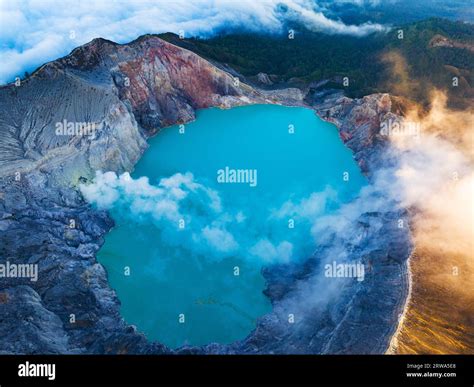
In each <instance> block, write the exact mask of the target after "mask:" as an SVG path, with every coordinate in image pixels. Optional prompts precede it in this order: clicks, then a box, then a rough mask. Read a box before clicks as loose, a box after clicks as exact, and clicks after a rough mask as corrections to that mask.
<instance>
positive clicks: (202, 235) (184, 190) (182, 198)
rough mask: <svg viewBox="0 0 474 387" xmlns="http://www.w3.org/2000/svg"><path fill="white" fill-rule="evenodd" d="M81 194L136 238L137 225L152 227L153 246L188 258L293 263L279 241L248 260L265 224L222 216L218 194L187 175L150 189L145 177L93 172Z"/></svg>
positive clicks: (239, 215) (266, 243) (264, 244)
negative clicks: (131, 230)
mask: <svg viewBox="0 0 474 387" xmlns="http://www.w3.org/2000/svg"><path fill="white" fill-rule="evenodd" d="M80 190H81V192H82V195H83V196H84V198H85V199H86V200H87V201H88V202H89V203H91V204H93V205H95V206H97V207H98V208H99V209H102V210H109V211H111V213H112V214H113V217H114V219H116V221H117V222H118V223H119V224H121V223H126V224H130V223H135V224H137V227H136V228H135V229H136V230H137V232H139V229H140V227H139V226H140V225H145V226H146V229H147V230H148V229H149V228H150V227H153V226H154V227H155V228H156V230H157V234H156V238H159V239H158V240H157V242H156V243H158V244H159V245H160V246H168V247H173V246H174V247H176V246H179V248H180V249H184V250H185V251H186V255H189V256H191V255H193V256H194V255H199V254H200V255H203V256H205V257H206V258H207V259H210V260H221V259H224V258H226V257H230V256H233V255H239V256H241V257H242V258H245V259H248V260H252V261H253V262H257V264H261V263H269V262H287V261H288V260H289V259H290V258H291V257H292V253H293V245H292V244H291V243H290V242H287V241H281V240H279V239H278V236H274V237H273V238H270V237H268V239H266V238H265V239H263V240H261V241H260V242H259V243H257V244H256V245H255V246H254V249H253V250H252V252H251V253H250V254H249V253H248V252H247V247H249V246H252V245H254V244H255V235H257V236H259V237H262V235H266V233H268V232H269V231H268V229H266V226H267V222H266V219H263V218H262V219H260V218H258V217H257V218H256V219H253V221H252V222H250V224H249V223H248V222H246V220H247V216H246V215H245V213H244V212H243V211H242V210H240V209H238V210H235V213H233V209H232V208H228V209H227V210H226V211H224V208H223V205H222V200H221V198H220V195H219V193H218V192H217V191H215V190H214V189H211V188H209V187H206V186H205V185H203V184H201V183H199V182H197V181H196V180H195V178H194V176H193V175H192V174H191V173H185V174H181V173H177V174H175V175H172V176H170V177H167V178H162V179H161V180H160V181H159V182H158V184H156V185H153V184H151V183H150V181H149V179H148V178H147V177H140V178H138V179H134V178H132V177H131V176H130V174H129V173H123V174H122V175H120V176H117V174H116V173H114V172H105V173H103V172H100V171H98V172H96V176H95V179H94V181H93V183H92V184H88V185H85V184H83V185H81V186H80ZM259 221H260V223H259ZM262 238H264V237H262ZM270 239H272V240H273V241H270Z"/></svg>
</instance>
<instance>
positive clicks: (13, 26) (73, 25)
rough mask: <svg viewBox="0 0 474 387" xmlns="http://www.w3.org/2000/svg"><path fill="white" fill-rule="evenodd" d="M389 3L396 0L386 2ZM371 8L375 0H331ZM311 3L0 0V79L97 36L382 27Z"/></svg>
mask: <svg viewBox="0 0 474 387" xmlns="http://www.w3.org/2000/svg"><path fill="white" fill-rule="evenodd" d="M388 1H392V2H393V1H394V0H388ZM336 2H339V3H341V4H348V3H352V5H354V6H356V7H372V6H373V5H376V4H378V3H379V1H376V0H336ZM326 13H328V10H327V8H326V7H325V5H324V2H320V4H319V2H318V1H316V0H238V1H236V0H193V1H188V0H155V1H151V0H135V1H123V0H115V1H114V0H84V1H77V0H62V1H61V0H29V1H28V0H16V1H11V0H0V56H1V61H0V84H4V83H7V82H11V81H13V80H14V78H15V77H16V76H20V77H23V75H24V73H25V71H29V72H31V71H33V70H34V69H36V68H37V67H39V66H41V65H42V64H44V63H46V62H49V61H51V60H54V59H57V58H59V57H62V56H65V55H67V54H68V53H69V52H70V51H72V50H73V49H74V48H75V47H77V46H80V45H82V44H85V43H87V42H89V41H91V40H92V39H94V38H97V37H102V38H105V39H109V40H112V41H115V42H118V43H127V42H129V41H132V40H134V39H136V38H137V37H138V36H140V35H143V34H146V33H161V32H174V33H179V31H180V30H182V31H184V33H185V36H196V35H198V36H210V35H214V34H216V33H219V32H223V31H226V30H227V31H229V30H232V29H241V28H244V29H247V30H249V31H264V32H269V33H281V32H283V31H285V23H286V22H295V21H297V22H299V23H302V24H303V25H305V26H306V27H307V28H310V29H312V30H318V31H324V32H327V33H331V34H348V35H355V36H364V35H366V34H369V33H372V32H375V31H383V30H385V29H386V28H387V26H385V25H382V24H378V23H371V22H364V23H360V24H357V25H356V24H345V23H344V22H342V21H341V20H340V19H339V18H337V17H335V16H334V15H333V16H331V17H328V16H326Z"/></svg>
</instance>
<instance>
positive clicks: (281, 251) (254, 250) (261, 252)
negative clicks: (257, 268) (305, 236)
mask: <svg viewBox="0 0 474 387" xmlns="http://www.w3.org/2000/svg"><path fill="white" fill-rule="evenodd" d="M250 254H252V255H254V256H256V257H258V258H260V259H261V260H263V261H264V262H265V263H266V264H269V263H274V262H280V263H286V262H289V261H290V259H291V257H292V254H293V244H291V243H290V242H288V241H283V242H280V244H278V246H275V245H274V244H273V243H272V242H270V241H269V240H268V239H261V240H259V241H258V242H257V243H256V244H255V245H254V246H252V247H251V249H250Z"/></svg>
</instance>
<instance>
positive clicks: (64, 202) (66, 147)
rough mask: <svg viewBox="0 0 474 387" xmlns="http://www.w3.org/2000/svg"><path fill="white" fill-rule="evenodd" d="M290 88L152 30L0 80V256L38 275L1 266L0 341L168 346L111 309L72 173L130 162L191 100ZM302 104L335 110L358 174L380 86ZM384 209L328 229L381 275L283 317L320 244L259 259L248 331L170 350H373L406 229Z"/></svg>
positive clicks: (112, 347) (293, 98) (59, 348)
mask: <svg viewBox="0 0 474 387" xmlns="http://www.w3.org/2000/svg"><path fill="white" fill-rule="evenodd" d="M302 100H303V95H302V93H301V92H300V91H299V90H297V89H294V90H293V89H291V90H286V91H272V92H271V93H270V94H269V93H268V92H261V91H258V90H255V89H252V88H251V87H249V86H247V85H245V84H242V83H240V84H237V83H236V80H235V79H234V78H233V77H232V76H231V75H229V74H228V73H226V72H224V71H222V70H219V69H217V68H216V67H215V66H213V65H211V64H210V63H208V62H206V61H205V60H203V59H202V58H200V57H198V56H197V55H195V54H193V53H191V52H189V51H187V50H184V49H181V48H178V47H175V46H173V45H171V44H169V43H166V42H164V41H162V40H160V39H158V38H157V37H154V36H145V37H142V38H139V39H137V40H136V41H134V42H132V43H130V44H127V45H118V44H115V43H113V42H109V41H105V40H103V39H96V40H94V41H92V42H91V43H89V44H86V45H84V46H82V47H79V48H77V49H76V50H74V51H73V52H72V53H71V54H70V55H69V56H67V57H65V58H62V59H59V60H57V61H54V62H51V63H48V64H46V65H44V66H43V67H42V68H40V69H39V70H38V71H36V72H35V73H34V74H33V75H32V76H31V77H30V78H28V79H27V80H26V81H24V82H23V83H22V85H21V86H19V87H17V86H14V85H9V86H6V87H3V88H0V131H1V136H0V263H2V262H6V261H11V262H15V263H30V264H38V267H39V275H38V281H36V282H32V281H30V280H29V279H18V278H10V279H3V278H2V279H0V332H2V334H1V335H0V351H2V352H4V353H157V354H159V353H167V352H170V350H169V349H168V348H166V347H165V346H163V345H161V344H159V343H150V342H148V341H147V340H146V338H145V337H144V336H143V335H142V334H140V333H138V332H137V331H136V329H135V328H134V327H132V326H128V325H127V324H126V323H125V322H124V321H123V320H122V318H121V316H120V313H119V300H118V299H117V297H116V295H115V293H114V292H113V291H112V290H111V289H110V287H109V285H108V282H107V274H106V272H105V270H104V268H103V267H102V266H101V265H100V264H98V263H97V261H96V258H95V257H96V253H97V251H98V249H99V248H100V246H101V245H102V244H103V240H104V235H105V234H106V233H107V231H108V230H109V229H110V228H111V227H112V226H113V221H112V220H111V218H110V217H109V216H108V214H107V213H105V212H102V211H97V210H94V209H92V208H91V207H90V206H88V205H87V203H85V201H84V199H83V198H82V196H81V194H80V192H79V190H78V184H79V183H84V182H87V181H88V180H89V179H91V178H92V176H93V175H94V173H95V171H96V170H104V171H105V170H113V171H116V172H117V173H121V172H123V171H131V170H132V169H133V166H134V165H135V163H136V162H137V160H138V159H139V158H140V156H141V155H142V153H143V152H144V150H145V148H146V146H147V145H146V138H147V137H148V136H149V135H151V134H153V133H155V132H156V131H157V130H159V129H160V128H162V127H163V126H166V125H171V124H175V123H182V122H188V121H190V120H193V119H194V117H195V116H194V113H195V110H196V109H199V108H205V107H209V106H221V107H231V106H235V105H242V104H248V103H284V104H290V105H302V104H303V102H302ZM314 108H315V110H316V111H317V112H318V113H319V114H320V115H321V116H322V117H323V118H326V119H328V120H331V121H333V122H334V123H336V125H337V126H338V127H339V128H340V130H341V137H342V138H343V139H344V141H345V142H346V143H347V145H348V146H349V147H350V148H351V149H352V150H353V151H354V156H355V158H356V160H357V161H358V162H359V164H360V165H361V166H362V168H363V169H364V170H365V171H366V172H367V173H369V175H370V173H371V172H372V171H373V170H374V169H376V168H378V167H379V166H380V160H382V159H383V158H382V157H381V154H382V152H384V149H385V147H386V143H385V142H384V140H383V138H380V136H378V134H377V133H378V132H377V128H378V127H379V126H380V120H382V119H384V117H386V116H387V114H391V113H390V109H391V107H390V97H389V96H387V95H374V96H368V97H365V98H363V99H362V100H349V99H339V100H337V101H334V100H327V101H326V102H325V103H323V104H320V105H318V106H315V107H314ZM327 111H329V113H327ZM64 122H65V124H64V125H63V126H62V127H61V125H60V126H59V129H58V125H57V124H58V123H64ZM68 123H89V124H93V132H92V134H90V135H79V134H77V133H76V132H73V133H70V132H68V131H67V130H66V131H65V132H64V131H63V132H61V130H64V127H67V124H68ZM76 129H77V128H76ZM73 130H74V128H73ZM396 216H399V214H397V213H384V214H365V215H364V217H363V219H361V220H360V227H359V228H356V229H355V230H357V237H359V234H361V235H362V237H361V238H362V240H361V241H359V243H355V242H354V235H335V236H334V238H337V239H335V243H340V244H341V245H342V246H345V248H347V249H348V250H349V251H351V254H353V258H354V259H359V258H360V257H362V256H363V257H365V258H364V259H366V260H369V259H370V260H372V265H373V266H374V267H375V268H376V269H377V270H380V272H381V273H382V272H383V273H386V275H385V276H383V275H381V276H377V277H376V278H375V277H374V279H373V280H370V281H364V282H363V283H360V284H359V283H352V284H350V285H348V286H347V287H345V288H344V289H343V290H342V292H340V293H339V294H338V296H337V297H334V298H333V299H328V301H327V302H326V303H320V304H316V305H312V306H311V307H310V308H303V309H301V312H302V313H301V314H300V316H304V318H303V319H300V320H298V323H297V324H295V325H289V324H288V318H287V317H288V316H287V314H288V311H289V310H291V308H292V307H293V305H302V304H304V300H301V299H300V298H298V297H299V295H300V294H301V287H302V286H303V287H304V286H306V285H305V284H306V283H307V282H308V281H307V279H308V278H314V276H315V275H316V274H315V273H318V271H319V270H320V267H319V265H320V263H318V262H320V257H322V256H327V255H328V252H329V249H330V248H331V243H328V244H327V245H326V246H320V247H319V248H318V251H316V252H315V254H314V256H313V257H310V259H308V260H306V261H305V260H303V263H302V264H300V265H293V266H291V267H281V266H273V267H269V268H267V269H266V270H265V272H264V275H265V277H266V278H267V281H268V289H267V290H266V294H267V295H268V296H269V297H270V299H271V300H272V303H273V305H274V312H273V313H271V314H270V315H267V316H264V317H263V318H262V319H261V320H260V322H259V323H258V325H257V328H256V330H255V331H254V332H252V333H251V334H250V335H249V337H248V338H247V339H245V340H243V341H242V342H238V343H234V344H233V345H229V346H224V345H218V344H213V345H209V346H205V347H200V348H194V347H193V348H182V349H181V350H179V351H178V352H179V353H186V352H191V353H253V352H257V353H271V352H275V353H276V352H278V353H325V352H328V353H331V352H343V353H351V352H354V353H366V352H383V351H384V350H385V346H386V345H387V343H388V341H389V339H390V329H392V327H393V325H394V321H396V317H397V314H398V313H399V309H400V304H401V301H402V300H404V286H405V284H404V278H405V277H404V275H403V268H404V266H403V265H404V262H405V259H406V257H407V252H406V251H407V250H408V249H409V236H408V235H407V234H406V233H405V234H404V233H402V232H400V231H397V230H395V229H393V228H392V225H393V223H392V222H382V223H381V222H380V219H392V218H396ZM71 220H73V221H74V222H73V226H71V224H72V223H71ZM354 232H356V231H354ZM351 241H352V242H351ZM381 294H385V297H382V298H381ZM303 312H304V313H303ZM374 314H375V316H374ZM20 322H21V323H20ZM23 322H24V323H23ZM369 331H370V332H372V334H369ZM3 333H4V334H3ZM369 336H370V337H369Z"/></svg>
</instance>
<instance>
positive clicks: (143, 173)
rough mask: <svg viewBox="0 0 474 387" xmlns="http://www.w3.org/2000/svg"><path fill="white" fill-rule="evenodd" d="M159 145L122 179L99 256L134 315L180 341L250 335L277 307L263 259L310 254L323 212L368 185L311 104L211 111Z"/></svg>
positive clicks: (159, 334) (126, 313)
mask: <svg viewBox="0 0 474 387" xmlns="http://www.w3.org/2000/svg"><path fill="white" fill-rule="evenodd" d="M149 145H150V147H149V149H148V150H147V151H146V152H145V154H144V156H143V158H142V159H141V160H140V161H139V163H138V164H137V165H136V168H135V171H134V172H133V173H132V174H131V178H130V177H126V178H123V179H122V178H120V180H119V179H117V180H116V181H113V182H112V183H110V184H113V185H114V188H113V190H114V191H113V195H111V197H112V200H110V203H113V204H110V205H109V206H108V209H109V210H110V213H111V215H112V217H113V218H114V220H115V222H116V227H114V228H113V229H112V230H111V232H110V233H109V234H108V235H107V236H106V240H105V244H104V246H103V247H102V248H101V250H100V251H99V254H98V260H99V262H100V263H102V264H103V265H104V266H105V268H106V269H107V272H108V276H109V281H110V284H111V286H112V288H114V289H115V290H116V292H117V295H118V297H119V299H120V301H121V313H122V316H123V318H124V319H125V321H126V322H127V323H130V324H134V325H136V326H137V328H138V330H139V331H141V332H143V333H144V334H145V335H146V336H147V338H148V339H150V340H156V341H160V342H162V343H164V344H166V345H168V346H170V347H172V348H176V347H179V346H182V345H185V344H189V345H203V344H208V343H211V342H218V343H231V342H233V341H235V340H242V339H244V338H245V337H246V336H247V335H248V334H249V333H250V332H251V331H252V329H253V328H255V326H256V321H257V319H258V318H259V317H261V316H263V315H264V314H266V313H268V312H270V310H271V304H270V301H269V300H268V299H267V298H266V296H265V295H264V294H263V293H262V291H263V290H264V288H265V280H264V278H263V277H262V275H261V269H262V267H263V266H268V265H272V264H274V263H278V262H288V261H296V260H301V259H304V258H306V257H308V255H309V254H311V252H312V251H313V250H314V244H315V241H314V235H312V234H311V226H312V224H314V222H317V218H318V216H321V215H324V214H327V213H328V212H330V211H333V210H334V209H335V208H337V206H339V205H340V204H341V203H344V202H348V201H350V200H352V199H353V198H354V197H356V196H357V195H358V192H359V190H360V188H361V187H362V186H363V185H364V184H365V178H364V176H363V175H362V174H361V173H360V171H359V168H358V166H357V164H356V163H355V162H354V160H353V158H352V154H351V152H350V150H349V149H347V148H346V147H345V146H344V145H343V143H342V141H341V140H340V138H339V135H338V131H337V129H336V127H335V126H334V125H332V124H329V123H327V122H324V121H323V120H321V119H320V118H318V117H317V116H316V115H315V114H314V112H313V111H312V110H309V109H305V108H295V107H283V106H277V105H253V106H244V107H236V108H232V109H229V110H221V109H217V108H212V109H205V110H200V111H198V112H197V118H196V120H195V121H194V122H192V123H188V124H186V125H184V126H179V125H177V126H173V127H169V128H165V129H163V130H162V131H161V132H160V133H159V134H158V135H156V136H155V137H153V138H152V139H150V140H149ZM233 172H235V174H233ZM347 176H348V177H349V179H347V178H344V177H347ZM141 177H147V178H148V181H146V179H140V178H141ZM117 187H119V188H117ZM101 192H102V191H101ZM107 192H108V191H107ZM144 192H146V193H144ZM120 195H122V196H128V197H127V198H125V197H123V198H121V197H119V196H120ZM328 198H329V199H330V200H329V199H328Z"/></svg>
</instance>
